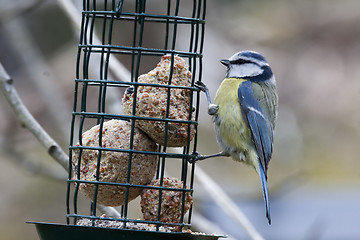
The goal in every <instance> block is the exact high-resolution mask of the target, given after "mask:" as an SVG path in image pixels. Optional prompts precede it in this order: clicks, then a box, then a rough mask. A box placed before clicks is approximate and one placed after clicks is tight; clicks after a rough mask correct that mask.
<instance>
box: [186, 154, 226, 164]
mask: <svg viewBox="0 0 360 240" xmlns="http://www.w3.org/2000/svg"><path fill="white" fill-rule="evenodd" d="M229 156H230V154H229V153H227V152H219V153H215V154H211V155H201V154H200V153H198V152H195V156H194V158H192V159H191V160H189V162H190V163H194V162H197V161H200V160H205V159H208V158H213V157H229Z"/></svg>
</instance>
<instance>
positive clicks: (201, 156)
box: [188, 152, 206, 163]
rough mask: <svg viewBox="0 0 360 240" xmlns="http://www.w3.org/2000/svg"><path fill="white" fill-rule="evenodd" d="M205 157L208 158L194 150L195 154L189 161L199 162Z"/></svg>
mask: <svg viewBox="0 0 360 240" xmlns="http://www.w3.org/2000/svg"><path fill="white" fill-rule="evenodd" d="M205 158H206V156H204V155H201V154H200V153H198V152H194V153H193V155H192V158H190V159H189V160H188V161H189V163H195V162H197V161H199V160H203V159H205Z"/></svg>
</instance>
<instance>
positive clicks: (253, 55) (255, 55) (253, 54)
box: [238, 51, 266, 62]
mask: <svg viewBox="0 0 360 240" xmlns="http://www.w3.org/2000/svg"><path fill="white" fill-rule="evenodd" d="M238 54H239V55H241V56H244V57H248V58H254V59H257V60H259V61H263V62H266V59H265V58H264V57H263V56H262V55H261V54H260V53H257V52H254V51H242V52H239V53H238Z"/></svg>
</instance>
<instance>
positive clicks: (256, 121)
mask: <svg viewBox="0 0 360 240" xmlns="http://www.w3.org/2000/svg"><path fill="white" fill-rule="evenodd" d="M238 98H239V102H240V106H241V110H242V111H243V114H244V115H245V117H246V119H247V122H248V124H249V127H250V130H251V134H252V137H253V142H254V144H255V149H256V152H257V154H258V157H259V160H260V163H259V175H260V180H261V186H262V190H263V195H264V201H265V207H266V217H267V219H268V221H269V224H271V217H270V205H269V193H268V187H267V182H266V179H267V167H268V164H269V162H270V158H271V154H272V143H273V128H272V125H271V122H270V120H269V117H268V116H266V115H265V114H264V111H263V110H262V109H261V106H260V104H259V101H258V100H257V99H256V97H255V96H254V94H253V90H252V83H251V82H250V81H245V82H243V83H242V84H240V86H239V89H238Z"/></svg>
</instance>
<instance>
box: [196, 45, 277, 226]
mask: <svg viewBox="0 0 360 240" xmlns="http://www.w3.org/2000/svg"><path fill="white" fill-rule="evenodd" d="M221 63H222V64H224V65H225V66H226V67H227V75H226V78H225V79H224V80H223V81H222V83H221V85H220V87H219V89H218V90H217V93H216V97H215V101H214V104H212V103H211V100H210V96H209V91H208V89H207V87H206V86H205V85H204V84H203V83H202V82H197V83H196V86H197V87H198V88H200V90H202V91H204V92H205V93H206V97H207V100H208V103H209V108H208V113H209V114H210V115H212V117H213V122H214V125H215V132H216V138H217V142H218V144H219V146H220V147H221V149H222V152H220V153H217V154H213V155H200V154H197V155H196V157H195V158H194V161H197V160H203V159H207V158H211V157H218V156H231V157H232V158H233V159H234V160H235V161H243V162H245V163H246V164H248V165H251V166H253V167H254V168H255V170H256V172H257V173H258V174H259V176H260V180H261V185H262V190H263V196H264V201H265V207H266V217H267V219H268V222H269V224H271V217H270V205H269V194H268V188H267V170H268V165H269V162H270V159H271V155H272V152H273V131H274V128H275V120H276V116H277V106H278V96H277V93H276V82H275V78H274V75H273V73H272V70H271V68H270V66H269V64H268V62H267V61H266V60H265V58H264V57H263V56H262V55H260V54H259V53H257V52H253V51H242V52H238V53H236V54H234V55H233V56H232V57H230V58H229V59H223V60H221Z"/></svg>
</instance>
